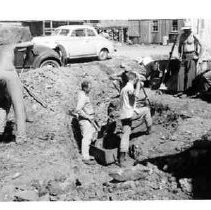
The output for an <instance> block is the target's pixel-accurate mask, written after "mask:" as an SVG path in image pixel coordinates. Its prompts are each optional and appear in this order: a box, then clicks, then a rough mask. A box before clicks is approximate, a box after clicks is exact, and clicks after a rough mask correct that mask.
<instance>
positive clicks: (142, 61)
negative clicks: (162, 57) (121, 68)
mask: <svg viewBox="0 0 211 210" xmlns="http://www.w3.org/2000/svg"><path fill="white" fill-rule="evenodd" d="M153 61H154V60H153V59H152V58H151V57H144V58H141V59H140V60H139V64H143V65H144V66H146V65H148V64H149V63H151V62H153Z"/></svg>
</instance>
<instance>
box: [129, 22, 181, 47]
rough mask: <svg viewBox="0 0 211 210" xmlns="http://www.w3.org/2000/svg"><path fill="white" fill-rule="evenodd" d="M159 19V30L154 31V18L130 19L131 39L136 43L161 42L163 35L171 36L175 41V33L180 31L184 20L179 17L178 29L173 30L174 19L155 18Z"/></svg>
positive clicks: (171, 39) (171, 40)
mask: <svg viewBox="0 0 211 210" xmlns="http://www.w3.org/2000/svg"><path fill="white" fill-rule="evenodd" d="M155 20H157V21H158V31H157V32H153V30H152V28H153V20H129V24H128V27H129V28H128V31H129V37H130V39H131V40H132V41H133V42H134V41H135V43H139V44H141V43H144V44H160V43H162V42H163V37H164V36H167V37H169V41H170V42H173V41H174V37H175V34H177V33H179V32H180V28H181V27H182V26H183V25H184V20H182V19H178V31H172V23H173V20H172V19H155Z"/></svg>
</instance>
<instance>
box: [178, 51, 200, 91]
mask: <svg viewBox="0 0 211 210" xmlns="http://www.w3.org/2000/svg"><path fill="white" fill-rule="evenodd" d="M193 57H194V53H193V54H187V55H186V56H185V55H184V58H183V61H182V63H181V66H180V69H179V73H178V82H177V91H179V92H180V91H186V90H188V88H190V87H192V83H193V80H194V79H195V78H196V60H195V59H194V58H193Z"/></svg>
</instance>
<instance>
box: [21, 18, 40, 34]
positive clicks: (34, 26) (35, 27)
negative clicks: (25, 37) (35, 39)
mask: <svg viewBox="0 0 211 210" xmlns="http://www.w3.org/2000/svg"><path fill="white" fill-rule="evenodd" d="M22 25H23V26H28V27H29V29H30V31H31V35H32V36H41V35H43V22H42V21H33V22H28V21H27V22H22Z"/></svg>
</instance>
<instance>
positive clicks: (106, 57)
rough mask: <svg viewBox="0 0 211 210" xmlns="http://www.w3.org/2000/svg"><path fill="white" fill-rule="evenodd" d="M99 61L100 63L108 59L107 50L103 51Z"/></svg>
mask: <svg viewBox="0 0 211 210" xmlns="http://www.w3.org/2000/svg"><path fill="white" fill-rule="evenodd" d="M98 59H99V60H100V61H103V60H106V59H108V50H107V49H102V50H101V51H100V53H99V56H98Z"/></svg>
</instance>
